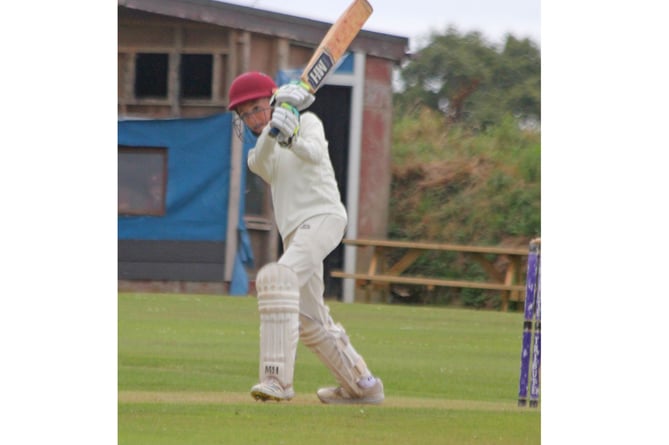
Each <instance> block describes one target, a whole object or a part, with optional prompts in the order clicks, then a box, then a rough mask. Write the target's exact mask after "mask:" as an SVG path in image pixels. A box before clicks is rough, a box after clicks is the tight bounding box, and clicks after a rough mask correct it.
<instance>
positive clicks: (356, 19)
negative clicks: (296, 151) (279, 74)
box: [270, 0, 373, 136]
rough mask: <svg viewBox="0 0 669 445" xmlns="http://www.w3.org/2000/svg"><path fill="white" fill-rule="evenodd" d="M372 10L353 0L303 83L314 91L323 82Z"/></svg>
mask: <svg viewBox="0 0 669 445" xmlns="http://www.w3.org/2000/svg"><path fill="white" fill-rule="evenodd" d="M372 11H373V9H372V5H370V4H369V2H368V1H367V0H353V3H351V4H350V5H349V6H348V8H346V11H344V13H343V14H342V15H341V16H340V17H339V18H338V19H337V21H336V22H334V24H333V25H332V26H331V27H330V29H329V30H328V32H327V34H325V37H323V40H321V43H320V44H319V45H318V48H316V51H315V52H314V54H313V55H312V56H311V59H310V60H309V63H307V66H306V67H305V68H304V71H303V72H302V75H301V76H300V83H301V85H302V86H303V87H304V88H306V89H307V90H309V92H310V93H311V94H314V93H315V92H316V91H317V90H318V89H319V88H320V87H321V86H322V85H323V82H324V81H325V78H326V77H327V75H328V74H329V73H330V71H331V70H332V68H333V67H334V66H335V64H336V63H337V62H338V61H339V59H341V56H343V55H344V53H345V52H346V50H347V49H348V47H349V45H350V44H351V42H353V39H355V36H357V35H358V32H360V30H361V29H362V25H364V24H365V22H366V21H367V19H368V18H369V16H370V15H372ZM270 134H271V135H273V136H276V135H277V134H278V130H277V129H276V128H273V129H272V130H271V132H270Z"/></svg>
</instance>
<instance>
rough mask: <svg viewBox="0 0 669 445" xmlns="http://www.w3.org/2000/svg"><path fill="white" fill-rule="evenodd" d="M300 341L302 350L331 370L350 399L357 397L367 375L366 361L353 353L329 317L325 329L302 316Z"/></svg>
mask: <svg viewBox="0 0 669 445" xmlns="http://www.w3.org/2000/svg"><path fill="white" fill-rule="evenodd" d="M300 338H301V339H302V342H303V343H304V345H305V346H307V347H308V348H309V349H310V350H311V351H313V352H314V354H316V355H317V356H318V358H319V359H320V360H321V361H322V362H323V363H324V364H325V365H326V366H327V367H328V369H330V372H332V374H333V375H334V377H335V379H337V382H338V383H339V384H340V385H341V386H342V387H343V388H344V389H345V390H346V391H347V392H348V393H349V394H351V395H355V396H357V397H360V396H362V395H363V392H362V388H360V387H359V386H358V384H357V382H358V380H360V379H361V378H362V377H367V376H369V375H370V372H369V369H368V368H367V364H366V363H365V360H363V358H362V357H361V356H360V354H358V353H357V352H356V350H355V349H354V348H353V345H351V342H350V341H349V339H348V336H347V335H346V331H345V330H344V328H343V326H342V325H341V324H339V323H337V324H334V322H333V321H332V319H331V318H330V317H329V316H328V326H327V327H326V326H323V325H322V324H321V323H320V322H318V321H316V320H313V319H311V318H309V317H306V316H304V315H302V317H301V318H300Z"/></svg>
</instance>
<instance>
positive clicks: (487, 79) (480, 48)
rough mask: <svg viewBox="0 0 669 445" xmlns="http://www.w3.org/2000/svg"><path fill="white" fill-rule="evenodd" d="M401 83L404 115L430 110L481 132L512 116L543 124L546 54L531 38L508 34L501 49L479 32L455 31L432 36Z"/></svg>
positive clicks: (408, 66)
mask: <svg viewBox="0 0 669 445" xmlns="http://www.w3.org/2000/svg"><path fill="white" fill-rule="evenodd" d="M400 78H401V80H402V82H403V83H404V90H403V91H402V92H400V93H397V94H396V95H395V110H396V111H397V112H398V113H399V114H400V115H403V114H407V113H412V112H413V111H415V110H416V109H418V108H419V107H421V106H427V107H429V108H431V109H434V110H440V111H441V112H443V113H444V114H445V117H446V119H447V120H448V121H449V122H461V123H466V124H468V125H469V126H471V127H473V128H480V129H485V128H487V127H489V126H490V125H496V124H499V123H500V122H502V120H503V119H504V117H505V116H507V115H511V116H513V117H514V118H516V119H518V120H519V121H521V122H528V121H535V122H537V123H538V122H540V120H541V97H540V91H541V53H540V50H539V48H538V47H537V45H536V44H535V43H534V42H532V41H531V40H529V39H522V40H521V39H517V38H515V37H514V36H513V35H510V34H508V35H507V36H506V40H505V43H504V44H503V45H502V47H501V48H498V47H496V46H494V45H491V44H489V43H487V42H486V41H485V39H484V38H483V37H482V35H481V33H479V32H470V33H467V34H464V35H461V34H460V33H458V31H457V30H456V29H455V28H453V27H449V28H448V29H447V30H446V32H445V33H444V34H438V33H434V32H433V33H432V34H431V35H430V37H429V39H428V43H427V44H426V46H425V47H424V48H423V49H421V50H419V51H418V52H417V53H416V54H415V55H414V56H413V57H412V58H411V60H410V61H409V62H408V63H407V64H406V65H405V66H404V67H402V69H401V70H400Z"/></svg>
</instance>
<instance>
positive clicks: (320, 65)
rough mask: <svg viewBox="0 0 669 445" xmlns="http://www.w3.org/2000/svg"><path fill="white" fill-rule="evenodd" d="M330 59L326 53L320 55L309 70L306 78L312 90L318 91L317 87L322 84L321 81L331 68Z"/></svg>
mask: <svg viewBox="0 0 669 445" xmlns="http://www.w3.org/2000/svg"><path fill="white" fill-rule="evenodd" d="M332 65H333V63H332V58H331V57H330V55H328V54H327V53H325V52H324V53H323V54H321V55H320V57H319V58H318V60H317V61H316V63H314V66H313V67H312V68H311V69H310V70H309V73H308V74H307V78H308V79H309V84H310V85H311V88H312V89H313V90H316V89H318V86H319V85H320V84H321V82H323V79H324V78H325V76H326V75H327V73H328V72H329V71H330V68H332Z"/></svg>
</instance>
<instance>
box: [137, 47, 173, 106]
mask: <svg viewBox="0 0 669 445" xmlns="http://www.w3.org/2000/svg"><path fill="white" fill-rule="evenodd" d="M168 65H169V57H168V55H167V54H157V53H139V54H137V58H136V59H135V97H137V98H146V97H152V98H167V71H168V70H167V68H168Z"/></svg>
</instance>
